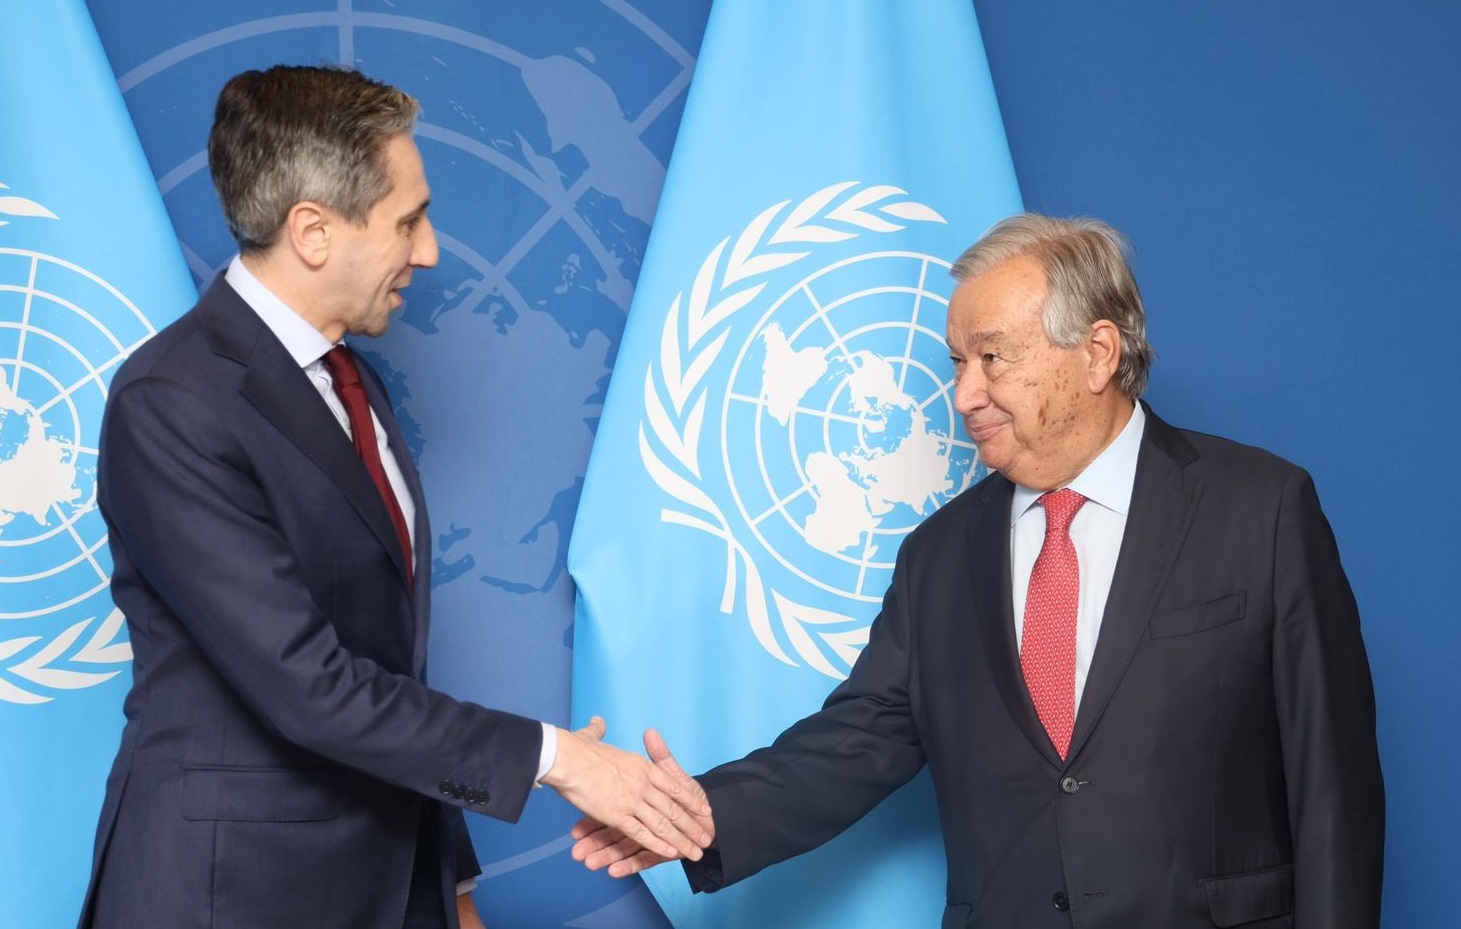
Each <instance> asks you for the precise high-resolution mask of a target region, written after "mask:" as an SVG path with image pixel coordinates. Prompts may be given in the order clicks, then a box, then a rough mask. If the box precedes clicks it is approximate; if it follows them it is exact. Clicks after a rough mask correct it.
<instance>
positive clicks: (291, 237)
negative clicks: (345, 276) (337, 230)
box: [284, 200, 335, 270]
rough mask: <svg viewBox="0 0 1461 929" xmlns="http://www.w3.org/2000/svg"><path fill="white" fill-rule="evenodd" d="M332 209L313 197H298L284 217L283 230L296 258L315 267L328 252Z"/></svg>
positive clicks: (320, 263) (327, 255)
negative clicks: (317, 201) (328, 208)
mask: <svg viewBox="0 0 1461 929" xmlns="http://www.w3.org/2000/svg"><path fill="white" fill-rule="evenodd" d="M334 215H335V214H333V213H331V212H329V211H328V210H326V209H325V208H324V207H322V206H321V205H320V204H318V203H315V202H314V201H313V200H301V201H300V202H299V203H296V204H295V205H294V206H292V207H290V208H289V214H288V215H287V216H286V217H285V218H284V234H285V236H286V237H287V239H288V241H289V245H290V247H291V248H292V249H293V250H294V253H295V255H297V256H298V257H299V260H300V261H302V262H304V264H305V265H307V266H308V267H310V268H312V269H315V270H318V269H319V268H320V267H322V266H323V265H324V263H325V259H326V258H328V257H329V255H330V233H331V221H332V219H333V218H334Z"/></svg>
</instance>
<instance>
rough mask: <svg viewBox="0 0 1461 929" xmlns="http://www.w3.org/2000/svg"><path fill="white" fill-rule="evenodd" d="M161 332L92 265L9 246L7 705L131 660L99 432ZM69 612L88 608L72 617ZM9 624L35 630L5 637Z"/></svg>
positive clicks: (1, 452)
mask: <svg viewBox="0 0 1461 929" xmlns="http://www.w3.org/2000/svg"><path fill="white" fill-rule="evenodd" d="M0 213H4V214H6V215H9V216H22V217H27V218H30V219H31V220H34V219H52V220H54V219H56V217H55V216H54V215H53V214H51V212H50V211H49V210H47V209H45V208H44V207H42V206H40V205H39V204H37V203H35V202H34V201H30V200H26V199H23V198H20V197H14V196H8V197H3V198H0ZM6 223H7V224H8V221H6ZM104 320H105V322H103V321H104ZM152 333H153V327H152V325H151V324H150V323H149V322H148V321H147V318H146V317H145V316H144V315H143V314H142V313H141V312H140V311H139V310H138V309H137V307H136V306H134V305H133V304H132V302H131V301H130V300H128V299H127V298H126V297H125V296H123V295H122V294H121V293H120V292H119V291H118V290H117V289H116V288H115V287H113V286H111V285H110V284H108V283H107V282H106V281H104V280H102V279H101V278H100V277H98V276H97V275H95V274H93V273H91V272H90V271H88V270H86V269H85V268H82V267H79V266H78V265H76V264H73V263H71V262H69V261H66V260H65V259H62V258H57V257H55V256H52V255H46V254H42V253H40V252H37V251H30V250H26V249H19V248H6V247H0V624H3V625H0V668H3V670H4V672H5V674H4V675H3V676H0V701H4V702H11V703H45V702H48V701H49V700H51V699H53V696H52V694H53V692H56V691H66V690H76V689H79V688H84V687H90V686H94V685H96V684H100V683H102V682H103V681H106V680H109V679H111V678H112V677H114V676H116V674H117V673H118V670H119V669H118V667H117V666H118V665H121V664H123V663H125V662H126V661H128V660H129V659H130V658H131V646H130V645H128V644H127V643H126V642H125V641H120V642H119V641H117V637H118V635H119V633H120V632H121V628H122V625H123V619H122V615H121V613H120V612H119V611H117V610H116V609H114V608H113V607H112V606H111V604H110V601H109V600H108V599H107V597H106V590H107V584H108V579H109V577H110V573H111V565H110V560H109V557H108V554H107V552H106V538H107V534H106V525H105V523H104V522H103V520H102V518H101V514H100V513H99V512H98V511H97V507H96V453H97V450H96V440H97V435H98V433H99V430H100V427H101V415H102V410H103V408H104V407H105V405H106V393H107V386H106V385H107V382H108V380H109V379H110V377H111V375H112V373H113V370H114V369H115V367H116V366H117V365H118V364H120V363H121V361H122V359H123V358H125V357H126V356H127V354H128V353H129V352H130V351H131V350H132V349H133V348H135V347H136V346H137V345H139V344H141V343H142V342H143V341H144V340H146V339H147V338H148V337H149V336H151V335H152ZM73 609H80V610H81V611H82V613H83V614H85V613H87V612H89V613H90V614H91V615H89V616H86V617H85V618H83V619H80V620H79V621H69V620H70V619H74V617H67V615H66V614H68V613H69V612H70V611H71V610H73ZM58 619H59V620H61V621H60V622H57V620H58ZM14 621H20V622H24V623H25V626H24V627H23V628H24V629H25V631H27V632H33V633H39V634H28V635H21V636H16V637H6V636H4V635H3V632H4V630H5V628H6V626H10V628H14V627H13V626H12V625H11V623H12V622H14ZM88 633H89V634H88Z"/></svg>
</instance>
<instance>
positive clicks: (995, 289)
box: [948, 259, 1048, 347]
mask: <svg viewBox="0 0 1461 929" xmlns="http://www.w3.org/2000/svg"><path fill="white" fill-rule="evenodd" d="M1014 261H1015V259H1012V260H1011V261H1009V262H1005V263H1003V264H1000V265H996V266H995V267H994V268H991V269H990V270H989V271H987V272H985V273H984V274H980V275H977V276H975V277H971V278H968V279H967V280H964V281H962V282H960V284H959V285H958V286H957V287H956V288H955V289H954V295H953V297H952V298H950V300H949V316H948V341H949V344H950V345H951V346H955V347H959V346H967V345H971V344H975V343H987V342H990V341H1010V340H1018V341H1026V340H1028V339H1030V338H1032V337H1036V336H1039V337H1042V338H1043V336H1044V331H1045V329H1044V322H1043V317H1044V310H1045V297H1046V294H1047V292H1048V288H1047V286H1046V283H1045V275H1044V272H1043V271H1042V270H1041V269H1040V268H1039V266H1038V265H1034V267H1033V270H1034V274H1033V275H1032V274H1031V273H1030V270H1031V269H1029V268H1020V267H1013V268H1011V267H1008V266H1009V265H1011V264H1012V263H1013V262H1014ZM1031 264H1032V265H1033V262H1031Z"/></svg>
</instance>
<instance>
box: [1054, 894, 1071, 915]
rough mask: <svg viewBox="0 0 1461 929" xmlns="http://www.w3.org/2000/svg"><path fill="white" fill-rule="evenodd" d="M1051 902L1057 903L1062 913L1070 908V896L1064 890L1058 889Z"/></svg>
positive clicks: (1056, 906) (1057, 907)
mask: <svg viewBox="0 0 1461 929" xmlns="http://www.w3.org/2000/svg"><path fill="white" fill-rule="evenodd" d="M1050 902H1051V903H1053V904H1055V908H1056V909H1057V910H1059V911H1060V912H1062V913H1064V912H1066V911H1067V910H1069V909H1070V898H1069V897H1067V896H1066V895H1065V891H1063V890H1061V891H1056V893H1055V896H1053V897H1051V898H1050Z"/></svg>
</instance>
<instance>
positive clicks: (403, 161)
mask: <svg viewBox="0 0 1461 929" xmlns="http://www.w3.org/2000/svg"><path fill="white" fill-rule="evenodd" d="M385 156H386V174H387V176H388V177H390V179H391V189H390V192H389V193H387V194H386V195H385V197H384V199H382V200H381V201H380V203H378V204H377V206H384V205H389V207H390V208H391V209H392V210H396V209H402V208H404V209H407V210H411V209H415V208H416V207H417V206H419V205H420V204H421V203H422V202H424V201H425V200H426V199H427V198H428V197H429V196H430V193H431V190H430V188H429V187H428V186H427V184H426V167H425V165H424V164H422V161H421V151H420V149H418V148H417V147H416V142H415V140H414V139H412V138H411V136H410V135H408V134H406V133H401V134H399V135H394V136H391V137H390V138H389V139H387V140H386V142H385Z"/></svg>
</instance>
